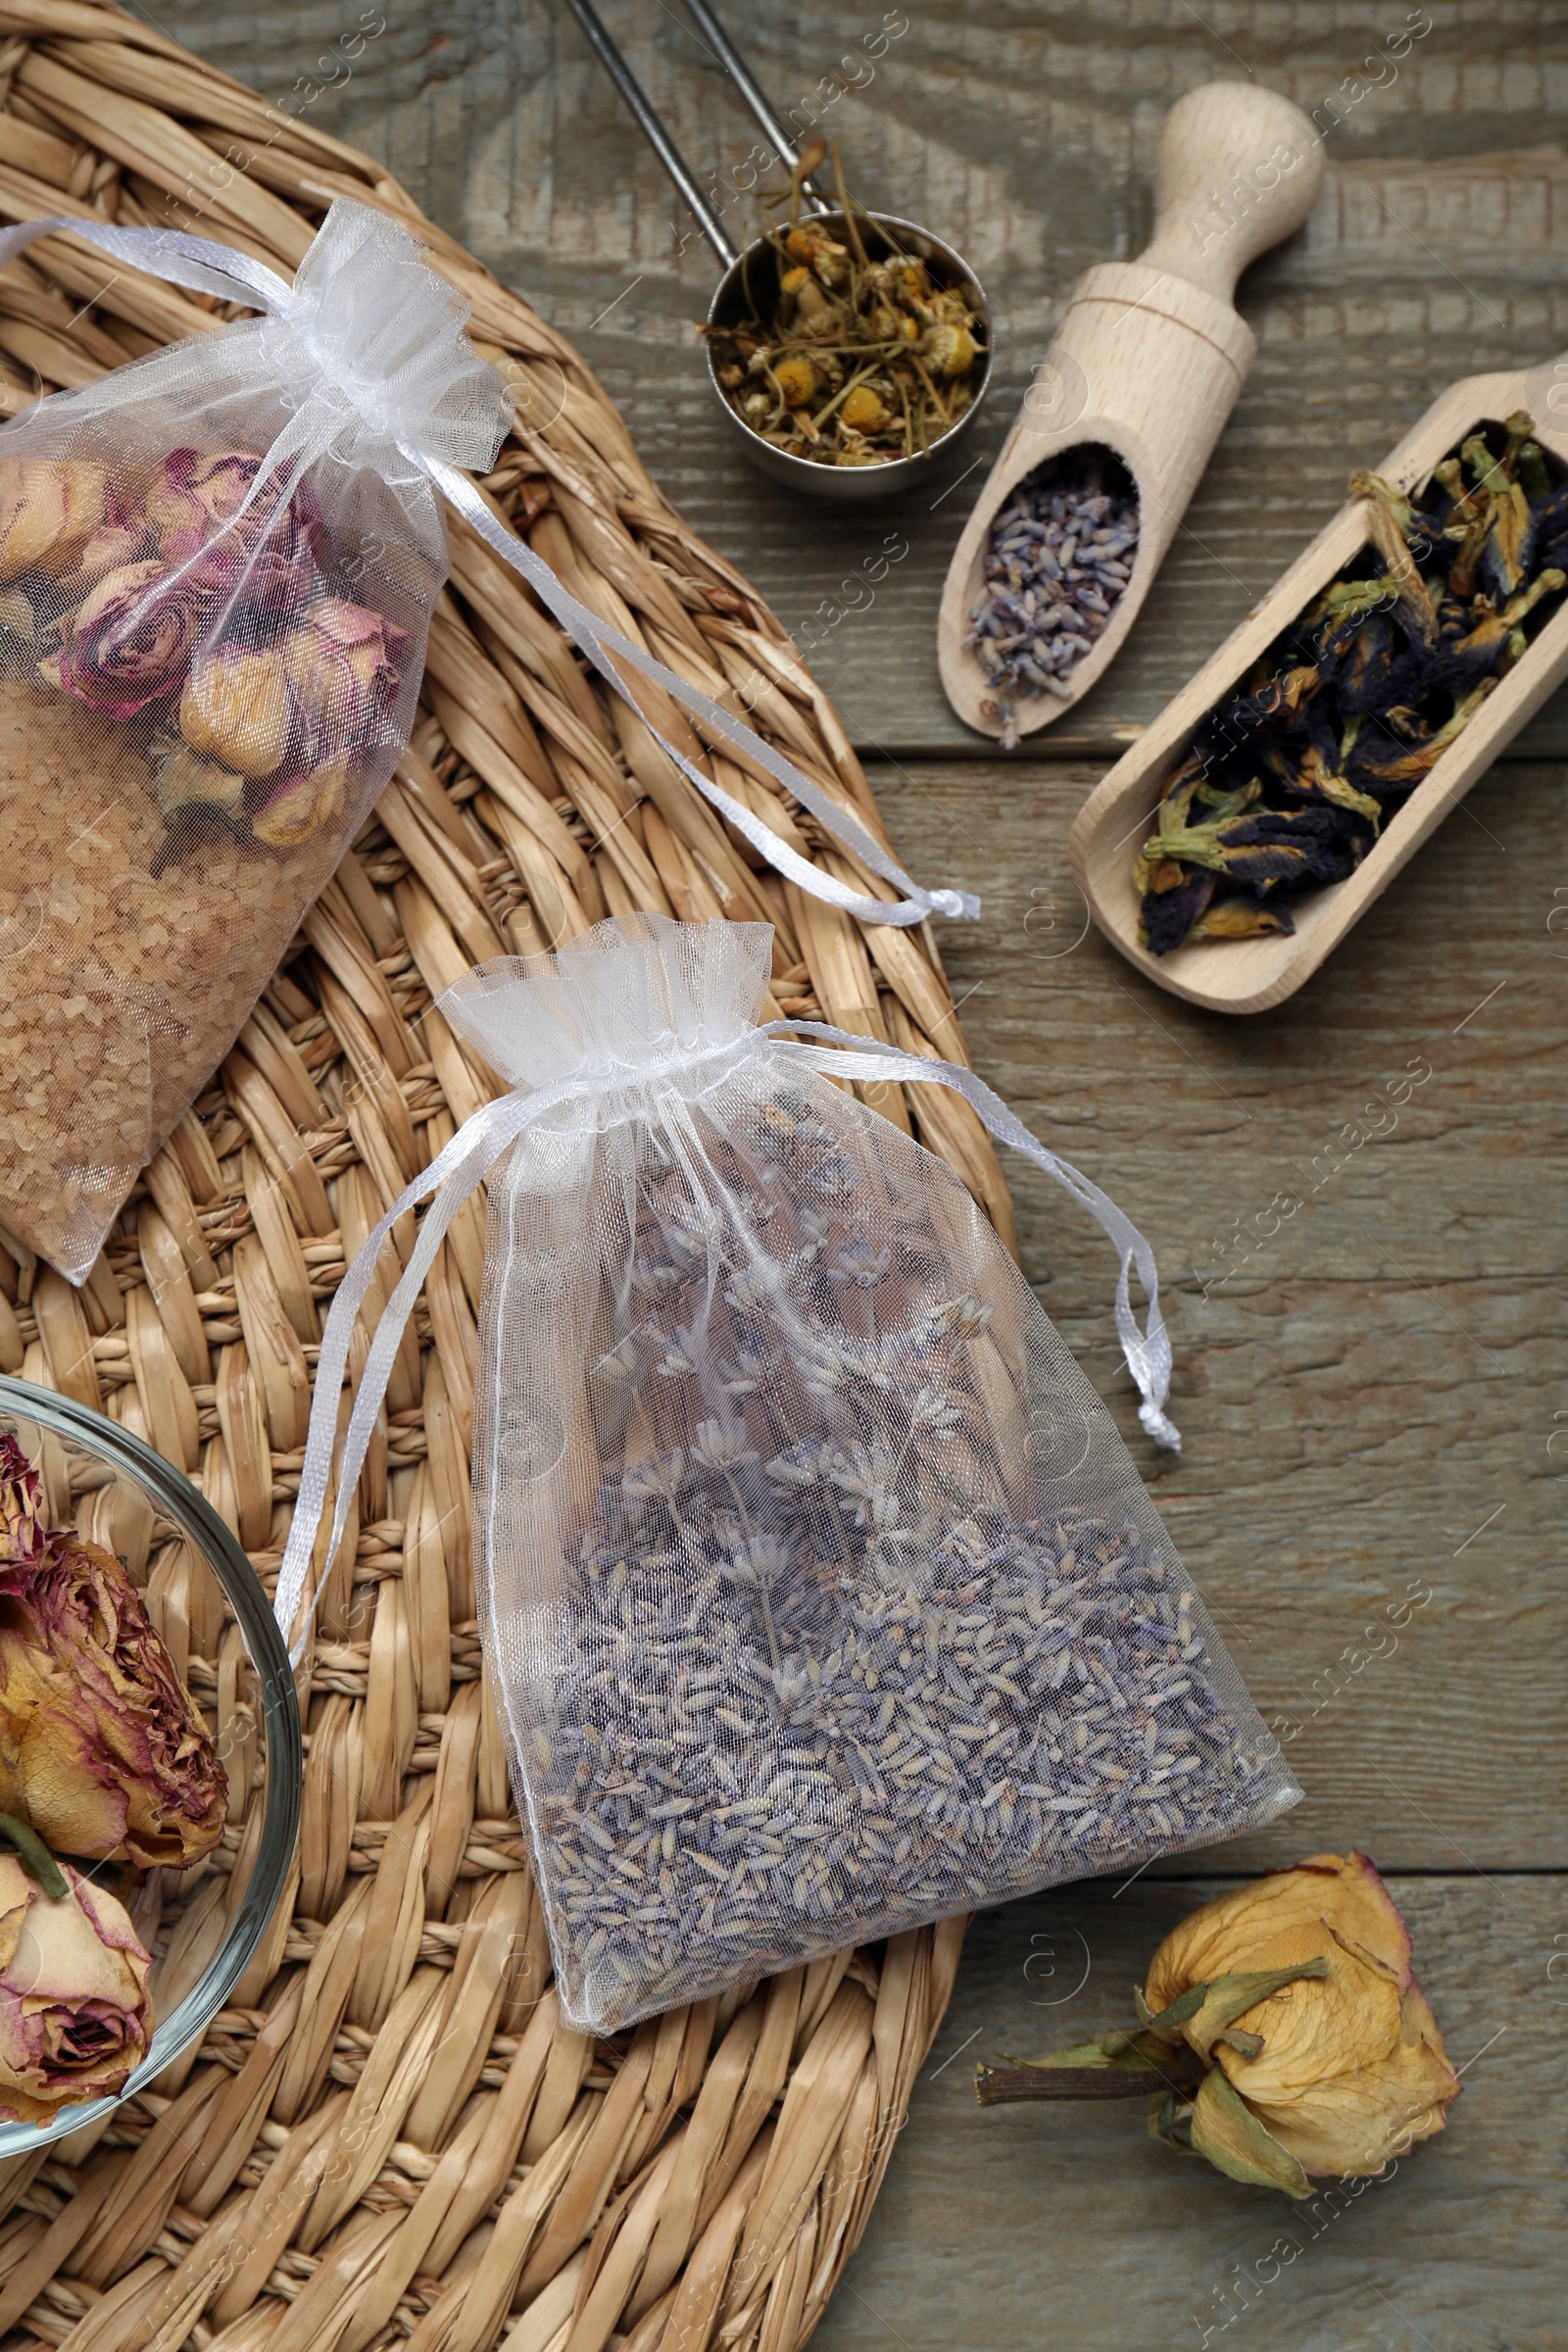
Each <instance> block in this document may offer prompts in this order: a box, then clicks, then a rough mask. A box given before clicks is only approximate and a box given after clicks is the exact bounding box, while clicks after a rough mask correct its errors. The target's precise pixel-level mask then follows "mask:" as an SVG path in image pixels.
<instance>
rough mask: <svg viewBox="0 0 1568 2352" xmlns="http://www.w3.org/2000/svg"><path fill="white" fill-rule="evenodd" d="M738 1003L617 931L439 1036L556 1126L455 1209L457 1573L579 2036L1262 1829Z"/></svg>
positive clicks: (831, 1120)
mask: <svg viewBox="0 0 1568 2352" xmlns="http://www.w3.org/2000/svg"><path fill="white" fill-rule="evenodd" d="M767 971H768V934H767V932H766V929H765V927H762V926H741V925H720V924H714V925H710V926H707V927H701V928H700V927H696V926H678V925H675V924H671V923H668V922H664V921H659V920H657V919H649V920H643V919H638V920H632V919H630V918H627V919H626V920H623V921H622V922H620V923H618V924H608V925H601V926H600V927H599V928H598V929H597V930H596V931H594V932H592V933H590V934H589V935H588V936H587V937H586V938H584V939H582V940H579V941H577V942H575V943H574V944H573V945H572V946H570V947H568V948H566V949H564V950H563V951H562V952H561V953H560V955H559V956H556V957H555V958H550V957H538V958H531V959H529V960H528V962H527V963H525V964H523V963H514V964H497V965H491V966H486V967H485V968H484V969H483V970H482V971H480V972H477V973H475V974H473V975H472V976H471V977H470V978H469V979H468V980H467V981H465V982H463V983H461V984H460V985H459V987H458V988H457V989H456V990H454V991H450V992H449V993H448V995H447V996H446V997H445V998H444V999H443V1000H442V1005H443V1009H444V1010H445V1011H446V1012H447V1013H448V1016H449V1017H450V1019H451V1020H452V1021H453V1023H454V1024H455V1025H456V1026H458V1027H459V1028H461V1029H463V1030H464V1031H465V1032H466V1035H467V1036H468V1037H469V1038H470V1040H471V1041H472V1042H473V1043H474V1044H475V1045H476V1046H477V1047H478V1048H479V1050H480V1051H481V1052H482V1053H483V1054H485V1056H486V1057H487V1059H488V1060H489V1061H490V1062H491V1063H493V1064H494V1066H495V1067H496V1068H498V1069H500V1070H501V1071H503V1072H504V1073H505V1074H506V1075H507V1077H508V1078H509V1079H510V1080H511V1082H512V1083H513V1085H514V1086H515V1087H516V1088H518V1089H520V1090H523V1091H524V1092H525V1093H526V1091H527V1090H534V1091H538V1090H541V1089H550V1088H557V1089H560V1090H562V1091H563V1092H564V1095H565V1099H564V1100H562V1101H559V1102H556V1103H554V1106H553V1107H546V1108H543V1109H541V1111H540V1113H539V1115H538V1116H537V1117H536V1118H535V1119H534V1120H533V1121H532V1123H531V1124H530V1125H529V1126H528V1127H527V1130H526V1132H524V1133H522V1134H521V1135H520V1136H519V1137H518V1138H517V1140H516V1141H515V1143H513V1144H512V1146H511V1149H510V1152H509V1154H508V1156H507V1158H506V1159H505V1161H504V1162H503V1163H502V1165H501V1167H500V1168H499V1170H498V1171H497V1172H496V1173H495V1174H493V1175H492V1177H491V1183H490V1227H489V1236H488V1242H487V1252H486V1265H485V1291H484V1302H483V1315H482V1325H483V1329H482V1343H481V1344H482V1362H481V1367H480V1377H479V1382H478V1392H479V1407H478V1413H477V1418H476V1426H475V1438H474V1462H473V1468H474V1489H475V1541H476V1545H477V1553H478V1558H477V1566H478V1570H479V1575H480V1581H481V1587H482V1598H481V1603H480V1606H481V1613H482V1614H481V1621H482V1628H483V1633H484V1640H485V1644H486V1652H487V1657H488V1661H489V1665H490V1669H491V1672H492V1675H493V1679H494V1684H495V1688H496V1690H497V1691H498V1693H499V1695H500V1699H501V1702H502V1704H503V1706H504V1710H505V1715H506V1720H507V1725H508V1729H509V1735H510V1742H511V1750H512V1762H513V1770H514V1776H515V1789H516V1795H517V1800H518V1805H519V1808H520V1810H521V1813H522V1817H523V1820H524V1822H525V1824H526V1826H527V1831H528V1835H529V1838H530V1840H531V1844H532V1849H533V1855H534V1864H535V1870H536V1874H537V1880H538V1885H539V1888H540V1891H541V1895H542V1899H543V1902H544V1905H545V1909H546V1914H547V1918H548V1924H549V1930H550V1940H551V1948H552V1951H553V1954H554V1957H555V1964H556V1974H557V1982H558V1985H559V1986H560V1989H561V1994H562V2001H563V2007H564V2012H565V2014H566V2015H567V2016H568V2018H569V2020H570V2022H571V2023H572V2024H574V2025H576V2026H578V2027H580V2028H582V2029H584V2030H591V2031H595V2032H598V2033H605V2032H609V2031H612V2030H613V2029H615V2028H617V2027H619V2026H622V2025H625V2024H627V2023H629V2022H631V2021H632V2020H635V2019H637V2018H640V2017H642V2016H645V2015H647V2014H649V2013H650V2012H653V2011H656V2010H659V2009H662V2008H665V2007H669V2006H672V2005H674V2004H676V2003H681V2002H686V2001H691V2000H696V1999H700V1998H702V1997H704V1996H706V1995H708V1994H711V1993H714V1992H716V1991H718V1990H719V1989H720V1988H721V1987H722V1986H724V1985H728V1984H732V1983H734V1982H736V1981H737V1980H741V1979H749V1978H756V1977H760V1976H762V1975H765V1974H767V1973H768V1972H770V1971H773V1970H776V1969H779V1968H782V1967H785V1966H787V1965H789V1964H790V1963H792V1962H794V1961H798V1960H801V1959H805V1958H807V1957H809V1956H811V1955H814V1954H818V1953H823V1952H828V1951H834V1950H838V1949H842V1948H843V1947H844V1946H845V1945H847V1944H850V1943H855V1942H863V1941H865V1940H866V1939H868V1938H872V1937H876V1936H882V1935H886V1934H893V1933H895V1932H897V1931H900V1930H903V1929H907V1928H910V1927H913V1926H915V1925H917V1924H919V1923H921V1922H923V1921H927V1920H930V1919H932V1918H935V1917H939V1916H941V1915H943V1914H945V1913H951V1912H956V1911H964V1910H968V1909H970V1908H972V1907H974V1906H975V1905H978V1904H985V1903H992V1902H997V1901H1000V1900H1002V1899H1003V1898H1005V1897H1006V1896H1009V1895H1016V1894H1022V1893H1025V1892H1027V1891H1029V1890H1031V1889H1034V1888H1038V1887H1046V1886H1049V1885H1052V1884H1054V1883H1055V1882H1057V1881H1061V1880H1065V1879H1071V1878H1081V1877H1085V1876H1088V1875H1091V1874H1093V1873H1095V1872H1099V1871H1104V1870H1109V1869H1116V1870H1123V1869H1135V1868H1136V1867H1137V1866H1138V1865H1139V1864H1140V1863H1142V1862H1145V1861H1147V1860H1149V1859H1150V1858H1151V1857H1152V1856H1153V1855H1156V1854H1160V1853H1164V1852H1168V1851H1170V1850H1172V1849H1175V1848H1179V1847H1187V1846H1193V1845H1200V1844H1202V1843H1204V1842H1206V1841H1208V1840H1211V1839H1215V1838H1225V1837H1229V1836H1231V1835H1233V1834H1234V1833H1236V1832H1238V1831H1241V1830H1244V1829H1249V1828H1251V1827H1254V1826H1256V1825H1257V1824H1258V1823H1260V1822H1263V1821H1266V1820H1268V1819H1270V1818H1271V1817H1272V1816H1273V1815H1275V1814H1276V1813H1278V1812H1280V1811H1282V1810H1284V1809H1285V1807H1286V1806H1288V1805H1289V1804H1290V1803H1292V1802H1294V1801H1295V1798H1296V1795H1297V1793H1298V1791H1297V1790H1296V1789H1295V1787H1294V1785H1293V1784H1292V1782H1291V1780H1290V1778H1289V1775H1288V1774H1287V1773H1286V1771H1285V1769H1284V1766H1283V1764H1282V1763H1281V1761H1280V1760H1279V1755H1278V1749H1277V1743H1274V1742H1271V1741H1270V1740H1268V1738H1267V1735H1266V1734H1265V1732H1264V1729H1263V1726H1262V1724H1261V1723H1260V1721H1259V1719H1258V1717H1257V1715H1256V1713H1255V1711H1254V1709H1253V1707H1252V1705H1251V1702H1250V1699H1249V1697H1248V1695H1247V1692H1246V1691H1245V1689H1244V1688H1243V1685H1242V1682H1241V1678H1240V1676H1239V1675H1238V1673H1237V1671H1236V1669H1235V1667H1234V1665H1233V1664H1232V1662H1231V1660H1230V1659H1229V1657H1228V1656H1227V1655H1226V1653H1225V1651H1224V1649H1223V1648H1222V1647H1221V1645H1220V1643H1219V1642H1218V1641H1217V1640H1216V1639H1215V1636H1214V1632H1213V1629H1212V1627H1211V1625H1210V1624H1209V1622H1208V1619H1207V1617H1206V1616H1205V1614H1204V1611H1203V1607H1202V1604H1201V1601H1200V1599H1199V1598H1198V1595H1197V1593H1195V1591H1194V1589H1193V1587H1192V1585H1191V1583H1190V1581H1189V1579H1188V1577H1187V1575H1186V1573H1185V1572H1184V1570H1183V1568H1182V1566H1181V1563H1180V1562H1179V1560H1178V1559H1177V1557H1176V1554H1175V1551H1174V1549H1173V1547H1172V1545H1171V1544H1170V1541H1169V1538H1168V1537H1167V1536H1166V1534H1165V1532H1164V1530H1163V1528H1162V1527H1161V1525H1160V1523H1159V1520H1158V1519H1157V1518H1156V1516H1155V1514H1154V1511H1153V1509H1152V1506H1151V1504H1150V1501H1149V1498H1148V1495H1146V1493H1145V1491H1144V1488H1143V1486H1142V1484H1141V1482H1140V1480H1139V1478H1138V1476H1137V1473H1136V1471H1135V1470H1134V1468H1133V1465H1132V1462H1131V1460H1130V1458H1129V1456H1128V1454H1127V1452H1126V1450H1125V1448H1124V1446H1122V1444H1121V1441H1120V1439H1119V1437H1118V1436H1117V1434H1116V1431H1115V1429H1114V1427H1113V1426H1112V1423H1111V1420H1110V1417H1109V1415H1108V1413H1107V1412H1106V1410H1105V1408H1104V1406H1103V1404H1102V1403H1101V1401H1100V1399H1099V1397H1097V1396H1096V1394H1095V1392H1094V1391H1093V1390H1092V1389H1091V1387H1090V1386H1089V1384H1088V1382H1087V1381H1086V1380H1085V1379H1084V1377H1083V1375H1082V1373H1081V1372H1080V1371H1079V1370H1078V1368H1077V1366H1076V1364H1075V1363H1074V1361H1073V1359H1072V1357H1071V1356H1070V1355H1069V1354H1068V1352H1067V1349H1066V1348H1065V1347H1064V1346H1063V1345H1062V1343H1061V1341H1060V1339H1059V1338H1058V1337H1057V1335H1056V1333H1055V1331H1054V1329H1053V1327H1052V1325H1051V1323H1050V1322H1049V1321H1048V1320H1047V1317H1046V1315H1045V1314H1044V1312H1043V1311H1042V1309H1041V1307H1040V1305H1039V1303H1038V1301H1037V1300H1036V1299H1035V1297H1034V1295H1033V1293H1032V1292H1031V1291H1030V1289H1029V1287H1028V1285H1027V1284H1026V1283H1025V1281H1024V1280H1023V1278H1022V1276H1021V1275H1020V1274H1019V1272H1018V1270H1017V1268H1016V1267H1015V1266H1014V1265H1013V1263H1012V1261H1011V1260H1010V1258H1009V1257H1008V1256H1007V1255H1006V1253H1005V1250H1003V1248H1002V1246H1001V1244H1000V1243H999V1241H998V1239H997V1237H996V1235H995V1233H994V1231H993V1230H992V1228H991V1226H990V1225H989V1224H988V1223H987V1222H986V1221H985V1219H984V1218H983V1217H982V1215H981V1213H980V1211H979V1210H978V1209H977V1208H976V1206H975V1204H974V1202H973V1201H972V1200H971V1198H970V1196H969V1194H968V1193H967V1192H966V1191H965V1189H964V1188H963V1186H962V1185H961V1184H960V1183H959V1181H958V1179H957V1178H956V1176H955V1175H953V1174H952V1172H951V1171H950V1170H949V1169H948V1168H947V1167H946V1166H944V1165H943V1163H942V1162H941V1161H939V1160H937V1159H936V1158H934V1157H933V1156H932V1155H931V1154H930V1153H929V1152H925V1151H924V1150H922V1149H921V1148H920V1147H919V1146H918V1145H917V1144H915V1143H913V1142H912V1141H911V1140H910V1139H909V1138H908V1137H907V1135H905V1134H904V1133H903V1132H902V1131H901V1130H900V1129H898V1128H896V1127H894V1126H892V1125H891V1124H890V1123H889V1122H888V1121H887V1120H885V1119H883V1118H882V1117H881V1116H879V1114H878V1113H876V1112H875V1111H873V1110H871V1109H869V1108H867V1107H866V1106H865V1104H864V1103H861V1102H860V1101H859V1100H858V1099H857V1098H856V1097H855V1096H853V1095H851V1094H850V1093H848V1092H846V1091H844V1090H842V1089H840V1088H839V1087H838V1086H836V1085H835V1084H834V1083H833V1082H832V1081H831V1079H830V1078H828V1077H827V1076H826V1075H824V1074H823V1073H822V1071H821V1070H820V1069H819V1068H818V1067H815V1066H812V1064H813V1058H815V1059H821V1058H827V1057H825V1056H822V1055H821V1054H820V1053H819V1051H818V1050H813V1049H811V1048H809V1047H803V1046H801V1045H799V1044H797V1043H795V1042H793V1041H791V1042H789V1043H785V1042H784V1041H782V1040H779V1039H776V1038H773V1037H770V1036H768V1035H766V1034H765V1033H763V1032H760V1031H759V1030H758V1029H757V1028H756V1027H755V1026H754V1024H755V1022H756V1020H757V1017H758V1012H759V1007H760V1002H761V998H762V993H763V989H764V986H765V982H766V976H767ZM574 1086H575V1087H576V1088H577V1089H579V1090H580V1091H577V1092H575V1093H574V1092H573V1091H572V1089H573V1087H574Z"/></svg>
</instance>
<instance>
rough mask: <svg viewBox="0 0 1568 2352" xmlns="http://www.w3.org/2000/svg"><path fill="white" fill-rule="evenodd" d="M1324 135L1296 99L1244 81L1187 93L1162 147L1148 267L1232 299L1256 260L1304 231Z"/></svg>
mask: <svg viewBox="0 0 1568 2352" xmlns="http://www.w3.org/2000/svg"><path fill="white" fill-rule="evenodd" d="M1323 170H1324V165H1323V142H1322V140H1321V139H1320V138H1319V137H1318V135H1317V132H1316V131H1315V130H1314V128H1313V126H1312V124H1311V123H1310V122H1308V120H1307V118H1306V116H1305V115H1303V114H1302V112H1301V110H1300V108H1299V107H1298V106H1293V105H1292V104H1291V101H1290V100H1289V99H1288V98H1282V97H1281V96H1280V95H1279V93H1278V91H1276V90H1265V89H1259V88H1256V87H1254V86H1253V84H1251V83H1250V82H1245V81H1210V82H1205V83H1204V85H1203V87H1202V88H1201V89H1198V90H1189V91H1188V93H1187V95H1186V97H1185V98H1179V99H1178V100H1177V102H1176V104H1175V105H1174V106H1173V107H1172V108H1171V110H1170V113H1169V114H1168V115H1167V116H1166V117H1165V120H1164V122H1163V123H1162V124H1161V126H1160V132H1159V143H1158V145H1157V146H1156V148H1155V150H1154V234H1153V237H1152V241H1151V243H1150V244H1149V246H1148V248H1147V249H1146V251H1145V252H1144V254H1143V256H1142V259H1143V261H1144V262H1145V264H1146V265H1148V266H1149V267H1151V268H1152V269H1155V270H1170V271H1171V272H1172V273H1173V274H1174V275H1175V276H1177V277H1185V278H1189V279H1191V281H1192V283H1193V284H1194V285H1197V286H1201V287H1203V288H1204V289H1205V291H1206V292H1208V293H1210V294H1214V295H1217V296H1218V298H1219V299H1220V300H1221V301H1222V302H1229V301H1230V300H1231V299H1232V297H1233V296H1234V294H1235V292H1236V281H1237V279H1238V278H1239V277H1240V276H1241V274H1242V271H1243V270H1245V269H1246V268H1247V265H1248V264H1249V262H1254V261H1256V259H1257V257H1258V255H1259V254H1260V253H1266V252H1267V250H1268V248H1269V247H1270V246H1271V245H1277V244H1278V243H1279V242H1280V239H1281V238H1282V237H1288V236H1289V235H1290V234H1291V231H1292V230H1293V229H1297V228H1299V227H1300V225H1301V222H1302V221H1304V220H1305V219H1306V216H1307V214H1308V213H1309V212H1310V211H1311V209H1312V207H1313V205H1314V204H1315V203H1316V201H1317V197H1318V192H1319V190H1320V189H1321V187H1322V185H1323Z"/></svg>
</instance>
